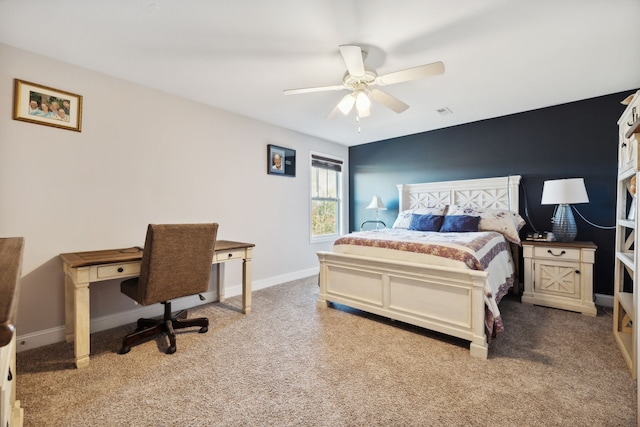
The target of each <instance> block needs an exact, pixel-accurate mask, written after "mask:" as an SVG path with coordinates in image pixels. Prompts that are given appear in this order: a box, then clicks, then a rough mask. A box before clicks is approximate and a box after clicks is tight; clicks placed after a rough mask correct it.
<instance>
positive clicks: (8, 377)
mask: <svg viewBox="0 0 640 427" xmlns="http://www.w3.org/2000/svg"><path fill="white" fill-rule="evenodd" d="M7 380H8V381H11V380H13V373H11V368H9V375H7Z"/></svg>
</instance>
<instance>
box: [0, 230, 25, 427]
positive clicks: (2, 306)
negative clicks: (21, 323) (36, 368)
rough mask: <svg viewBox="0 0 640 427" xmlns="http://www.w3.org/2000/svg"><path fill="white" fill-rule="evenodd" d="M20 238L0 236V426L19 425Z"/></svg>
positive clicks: (16, 426) (21, 247) (21, 248)
mask: <svg viewBox="0 0 640 427" xmlns="http://www.w3.org/2000/svg"><path fill="white" fill-rule="evenodd" d="M23 250H24V239H23V238H22V237H12V238H5V239H2V238H0V375H1V377H0V427H20V426H22V421H23V410H22V408H21V407H20V401H19V400H16V312H17V308H18V290H19V289H18V283H19V281H20V276H21V271H22V270H21V267H22V252H23Z"/></svg>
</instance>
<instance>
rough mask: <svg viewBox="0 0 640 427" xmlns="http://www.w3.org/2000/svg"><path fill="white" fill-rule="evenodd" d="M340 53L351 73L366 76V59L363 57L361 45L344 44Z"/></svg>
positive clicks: (355, 75) (356, 75)
mask: <svg viewBox="0 0 640 427" xmlns="http://www.w3.org/2000/svg"><path fill="white" fill-rule="evenodd" d="M340 53H341V54H342V59H344V63H345V65H346V66H347V70H348V71H349V74H351V75H352V76H354V77H360V76H364V60H363V59H362V49H360V46H351V45H342V46H340Z"/></svg>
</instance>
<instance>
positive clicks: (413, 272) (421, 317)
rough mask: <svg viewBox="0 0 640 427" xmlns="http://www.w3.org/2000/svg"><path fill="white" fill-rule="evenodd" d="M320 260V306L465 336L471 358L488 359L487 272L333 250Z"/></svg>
mask: <svg viewBox="0 0 640 427" xmlns="http://www.w3.org/2000/svg"><path fill="white" fill-rule="evenodd" d="M318 259H319V261H320V292H319V294H318V300H317V301H318V302H317V304H318V307H320V308H326V307H327V304H328V303H329V302H335V303H338V304H344V305H347V306H349V307H353V308H357V309H359V310H363V311H366V312H369V313H374V314H377V315H380V316H385V317H388V318H391V319H395V320H399V321H402V322H405V323H409V324H412V325H416V326H420V327H423V328H427V329H430V330H434V331H437V332H442V333H444V334H447V335H452V336H455V337H458V338H462V339H464V340H468V341H470V342H471V344H470V350H471V355H472V356H475V357H480V358H482V359H486V358H487V353H488V344H487V337H486V333H485V327H484V310H485V304H484V298H483V293H484V288H485V282H486V278H487V273H485V272H482V271H475V270H469V269H455V268H450V267H439V266H429V265H424V264H414V263H407V262H401V261H389V260H383V259H372V258H365V257H361V256H356V255H347V254H339V253H333V252H318Z"/></svg>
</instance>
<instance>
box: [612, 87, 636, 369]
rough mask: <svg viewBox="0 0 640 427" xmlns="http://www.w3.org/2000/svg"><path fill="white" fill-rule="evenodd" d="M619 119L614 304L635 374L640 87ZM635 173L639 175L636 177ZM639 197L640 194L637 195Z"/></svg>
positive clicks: (618, 334)
mask: <svg viewBox="0 0 640 427" xmlns="http://www.w3.org/2000/svg"><path fill="white" fill-rule="evenodd" d="M630 98H631V99H630V102H629V104H628V105H627V108H626V109H625V111H624V113H622V116H621V117H620V120H618V129H619V135H618V139H619V140H618V184H617V197H616V199H617V204H616V250H615V254H616V256H615V277H614V305H613V335H614V337H615V339H616V342H617V344H618V347H619V348H620V352H621V353H622V356H623V357H624V360H625V361H626V363H627V366H628V368H629V372H630V373H631V376H632V377H633V378H637V377H638V357H637V354H638V353H637V352H638V329H637V326H636V317H638V314H637V313H638V292H637V286H636V271H639V270H640V268H639V267H638V265H639V264H638V262H639V261H640V259H639V256H638V251H637V250H636V249H637V248H636V230H637V229H638V218H639V216H640V210H639V209H638V205H639V203H636V202H635V200H633V199H634V195H637V193H638V190H637V189H636V191H635V194H631V193H630V191H629V189H628V187H629V183H630V181H631V180H632V179H635V180H636V185H637V186H640V173H639V172H638V170H639V168H638V166H639V162H638V158H639V152H638V140H640V134H639V133H640V126H639V125H640V118H638V114H639V113H640V91H638V92H636V93H635V95H633V97H630ZM634 177H635V178H634ZM635 198H637V197H635Z"/></svg>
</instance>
